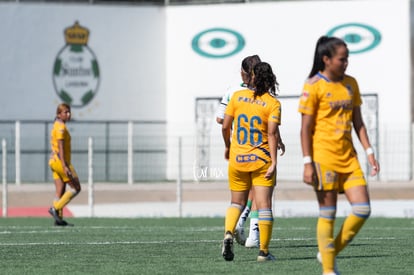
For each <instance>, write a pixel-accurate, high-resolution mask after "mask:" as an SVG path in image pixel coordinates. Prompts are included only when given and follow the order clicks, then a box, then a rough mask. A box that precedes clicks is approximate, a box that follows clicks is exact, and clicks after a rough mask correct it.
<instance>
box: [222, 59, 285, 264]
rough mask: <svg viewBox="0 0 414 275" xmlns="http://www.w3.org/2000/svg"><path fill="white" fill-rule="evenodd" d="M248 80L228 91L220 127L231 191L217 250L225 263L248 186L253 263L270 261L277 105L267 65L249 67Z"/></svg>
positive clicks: (232, 255)
mask: <svg viewBox="0 0 414 275" xmlns="http://www.w3.org/2000/svg"><path fill="white" fill-rule="evenodd" d="M252 80H253V86H254V90H252V89H250V88H249V87H246V88H245V89H244V90H240V91H237V92H235V93H234V94H233V96H232V98H231V99H230V102H229V104H228V106H227V108H226V111H225V115H224V121H223V126H222V134H223V140H224V143H225V158H226V159H227V160H229V166H228V177H229V189H230V192H231V205H230V206H229V207H228V209H227V212H226V218H225V230H224V232H225V235H224V240H223V250H222V255H223V258H224V259H225V260H226V261H232V260H233V259H234V252H233V232H234V231H235V228H236V225H237V222H238V220H239V218H240V215H241V213H242V211H243V209H244V207H245V205H246V203H247V200H248V196H249V191H250V189H252V190H253V201H254V203H255V204H256V206H257V209H258V216H259V220H258V226H259V231H260V250H259V255H258V256H257V261H259V262H262V261H272V260H275V258H274V257H273V255H272V254H270V253H269V243H270V239H271V236H272V228H273V213H272V197H273V189H274V186H275V184H276V166H277V145H278V140H279V130H278V128H279V124H280V118H281V117H280V116H281V105H280V102H279V101H278V100H277V99H276V85H278V83H277V81H276V76H275V75H274V74H273V71H272V68H271V66H270V65H269V64H267V63H265V62H260V63H258V64H257V65H256V66H255V67H254V69H253V79H252ZM233 122H234V125H233ZM233 126H234V129H233V134H231V132H232V127H233ZM231 136H232V137H231ZM230 139H231V142H230ZM230 144H231V146H230Z"/></svg>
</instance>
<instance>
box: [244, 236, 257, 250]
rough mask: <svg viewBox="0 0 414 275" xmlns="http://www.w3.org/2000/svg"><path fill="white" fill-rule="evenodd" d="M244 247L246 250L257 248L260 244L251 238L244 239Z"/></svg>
mask: <svg viewBox="0 0 414 275" xmlns="http://www.w3.org/2000/svg"><path fill="white" fill-rule="evenodd" d="M244 246H245V247H247V248H257V247H259V246H260V242H259V240H258V239H253V238H250V237H248V238H247V239H246V242H245V244H244Z"/></svg>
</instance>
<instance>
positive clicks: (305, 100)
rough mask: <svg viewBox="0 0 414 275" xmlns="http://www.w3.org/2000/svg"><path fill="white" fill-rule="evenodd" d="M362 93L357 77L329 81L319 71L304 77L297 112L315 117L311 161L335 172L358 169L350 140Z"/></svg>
mask: <svg viewBox="0 0 414 275" xmlns="http://www.w3.org/2000/svg"><path fill="white" fill-rule="evenodd" d="M361 104H362V102H361V95H360V92H359V88H358V84H357V82H356V80H355V79H354V78H353V77H351V76H347V75H346V76H345V77H344V79H343V80H342V81H341V82H331V81H329V80H328V79H327V78H326V77H324V76H323V75H322V74H317V75H315V76H314V77H312V78H310V79H308V80H307V82H306V83H305V85H304V88H303V92H302V96H301V98H300V100H299V112H300V113H302V114H306V115H313V116H314V117H315V128H314V129H313V141H312V145H313V147H312V151H313V156H312V157H313V160H314V161H315V162H318V163H321V164H323V165H325V166H327V167H329V168H330V169H333V170H335V171H337V172H341V173H348V172H352V171H354V170H356V169H357V168H359V167H360V166H359V162H358V159H357V157H356V151H355V149H354V146H353V143H352V114H353V108H354V107H355V106H360V105H361Z"/></svg>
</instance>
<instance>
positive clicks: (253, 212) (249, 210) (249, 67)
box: [216, 55, 285, 248]
mask: <svg viewBox="0 0 414 275" xmlns="http://www.w3.org/2000/svg"><path fill="white" fill-rule="evenodd" d="M259 62H261V60H260V57H259V56H258V55H251V56H247V57H245V58H244V59H243V61H242V63H241V70H240V74H241V79H242V81H243V82H242V83H241V84H240V85H237V86H235V87H231V88H229V89H228V90H227V92H226V93H225V94H224V96H223V98H222V99H221V102H220V105H219V108H218V110H217V117H216V121H217V123H219V124H223V120H224V113H225V111H226V107H227V105H228V104H229V102H230V99H231V97H232V95H233V94H234V93H235V92H237V91H240V90H243V89H245V88H247V87H252V86H253V83H252V75H253V68H254V66H255V65H256V64H258V63H259ZM278 147H279V149H280V150H281V155H283V154H284V152H285V145H284V144H283V142H282V138H281V137H280V133H279V144H278ZM252 198H253V191H252V190H251V191H250V193H249V198H248V200H247V204H246V206H245V208H244V210H243V212H242V213H241V215H240V218H239V220H238V222H237V225H236V229H235V231H234V237H235V239H236V241H237V242H238V243H239V244H241V245H244V246H246V247H247V248H253V247H259V226H258V217H259V215H258V212H257V208H256V206H255V204H254V202H253V201H252ZM249 215H250V226H249V235H248V237H247V238H246V236H245V232H244V225H245V223H246V221H247V218H248V217H249Z"/></svg>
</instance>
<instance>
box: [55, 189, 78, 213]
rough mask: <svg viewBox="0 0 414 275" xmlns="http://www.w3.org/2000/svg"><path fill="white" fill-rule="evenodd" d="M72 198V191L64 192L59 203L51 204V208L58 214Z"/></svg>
mask: <svg viewBox="0 0 414 275" xmlns="http://www.w3.org/2000/svg"><path fill="white" fill-rule="evenodd" d="M74 196H75V194H74V193H73V192H72V191H66V192H65V194H63V196H62V197H61V198H60V200H59V201H57V202H54V203H53V206H54V207H55V209H56V210H57V211H58V212H59V210H62V209H63V207H65V205H66V204H68V203H69V202H70V201H71V199H72V198H73V197H74Z"/></svg>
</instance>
